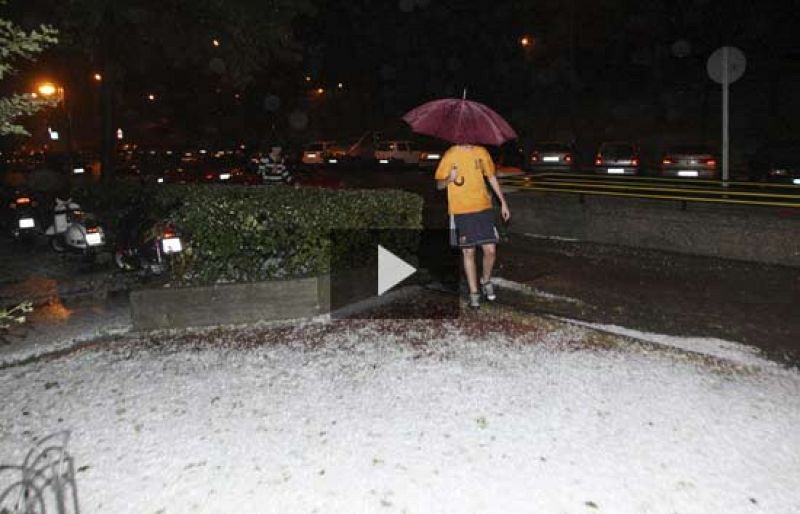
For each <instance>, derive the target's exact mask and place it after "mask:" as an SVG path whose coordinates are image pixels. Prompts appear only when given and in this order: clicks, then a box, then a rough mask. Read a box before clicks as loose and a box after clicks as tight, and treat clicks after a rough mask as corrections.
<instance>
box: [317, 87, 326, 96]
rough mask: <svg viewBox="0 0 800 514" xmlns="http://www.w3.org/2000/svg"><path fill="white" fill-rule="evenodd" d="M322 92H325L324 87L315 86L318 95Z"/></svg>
mask: <svg viewBox="0 0 800 514" xmlns="http://www.w3.org/2000/svg"><path fill="white" fill-rule="evenodd" d="M324 93H325V89H323V88H321V87H320V88H317V94H318V95H321V94H324Z"/></svg>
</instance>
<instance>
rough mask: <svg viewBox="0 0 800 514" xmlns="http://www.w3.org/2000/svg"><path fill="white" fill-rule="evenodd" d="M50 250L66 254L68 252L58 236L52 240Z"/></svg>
mask: <svg viewBox="0 0 800 514" xmlns="http://www.w3.org/2000/svg"><path fill="white" fill-rule="evenodd" d="M50 248H52V249H53V251H54V252H56V253H64V252H65V251H66V250H67V247H66V246H64V242H63V241H62V240H61V238H60V237H58V236H53V237H51V238H50Z"/></svg>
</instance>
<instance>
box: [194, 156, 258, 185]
mask: <svg viewBox="0 0 800 514" xmlns="http://www.w3.org/2000/svg"><path fill="white" fill-rule="evenodd" d="M202 180H203V182H205V183H206V184H240V185H248V186H251V185H256V184H261V182H262V180H261V177H260V176H259V175H258V174H256V173H255V172H254V170H252V169H250V167H249V166H248V163H247V162H244V161H243V160H241V159H238V158H235V157H223V158H209V159H206V160H205V161H204V163H203V174H202Z"/></svg>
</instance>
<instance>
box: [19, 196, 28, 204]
mask: <svg viewBox="0 0 800 514" xmlns="http://www.w3.org/2000/svg"><path fill="white" fill-rule="evenodd" d="M29 203H31V199H30V198H28V197H27V196H20V197H19V198H17V205H27V204H29Z"/></svg>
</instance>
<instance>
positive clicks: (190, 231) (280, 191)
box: [158, 185, 423, 284]
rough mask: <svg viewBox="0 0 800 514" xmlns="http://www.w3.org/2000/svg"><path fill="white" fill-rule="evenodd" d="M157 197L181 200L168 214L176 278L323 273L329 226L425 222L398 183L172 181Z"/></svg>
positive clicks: (415, 199) (417, 202) (205, 280)
mask: <svg viewBox="0 0 800 514" xmlns="http://www.w3.org/2000/svg"><path fill="white" fill-rule="evenodd" d="M158 200H159V201H158V203H160V204H162V205H174V204H176V203H177V204H178V205H179V207H178V208H177V209H175V210H173V211H172V213H171V214H170V218H171V220H172V221H173V222H174V223H175V225H176V226H177V227H179V228H180V230H181V231H182V232H183V235H184V239H186V243H187V248H186V251H185V252H184V255H183V256H182V258H181V261H180V262H178V263H176V264H177V265H176V266H174V269H173V274H174V275H173V279H174V281H176V282H178V283H184V284H214V283H225V282H252V281H259V280H269V279H275V278H285V277H299V276H307V275H315V274H322V273H327V272H329V271H330V262H331V252H332V249H331V240H330V233H331V231H332V230H343V229H348V230H349V229H385V228H406V229H421V227H422V202H423V201H422V198H421V197H420V196H418V195H415V194H412V193H407V192H403V191H395V190H363V191H343V190H328V189H316V188H293V187H287V186H268V187H246V186H242V187H237V186H208V185H198V186H177V185H176V186H166V187H164V188H163V189H160V191H159V193H158Z"/></svg>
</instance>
